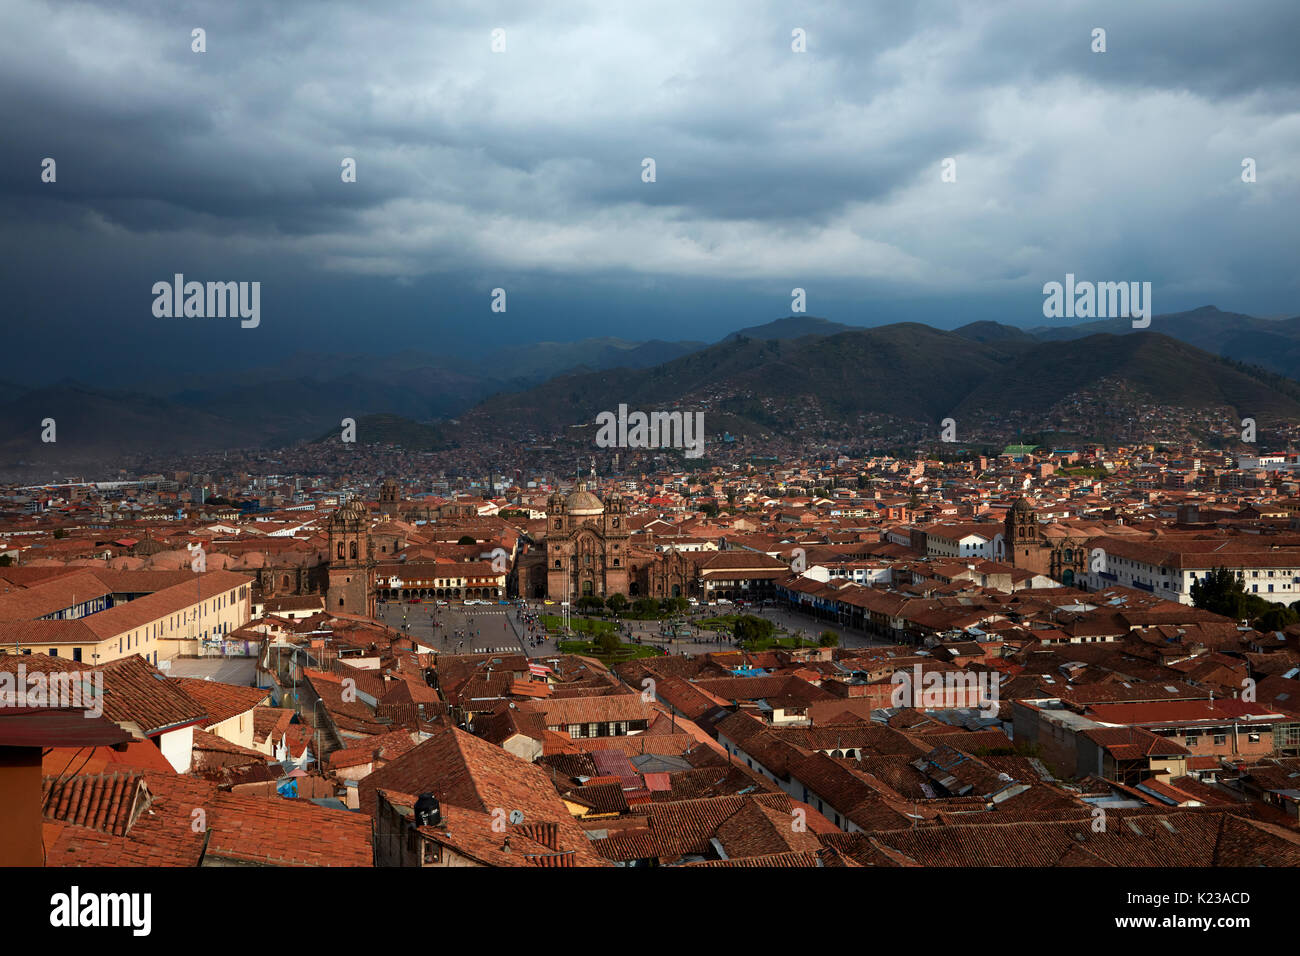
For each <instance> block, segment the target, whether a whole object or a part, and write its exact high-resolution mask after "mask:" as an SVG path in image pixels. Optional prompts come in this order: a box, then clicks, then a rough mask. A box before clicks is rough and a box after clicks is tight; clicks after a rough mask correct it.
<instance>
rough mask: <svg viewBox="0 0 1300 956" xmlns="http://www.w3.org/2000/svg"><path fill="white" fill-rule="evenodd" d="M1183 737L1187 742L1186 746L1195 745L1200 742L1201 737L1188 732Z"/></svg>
mask: <svg viewBox="0 0 1300 956" xmlns="http://www.w3.org/2000/svg"><path fill="white" fill-rule="evenodd" d="M1185 739H1186V742H1187V746H1189V747H1195V746H1196V745H1197V744H1198V743H1200V742H1201V738H1200V735H1199V734H1188V735H1187V737H1186V738H1185Z"/></svg>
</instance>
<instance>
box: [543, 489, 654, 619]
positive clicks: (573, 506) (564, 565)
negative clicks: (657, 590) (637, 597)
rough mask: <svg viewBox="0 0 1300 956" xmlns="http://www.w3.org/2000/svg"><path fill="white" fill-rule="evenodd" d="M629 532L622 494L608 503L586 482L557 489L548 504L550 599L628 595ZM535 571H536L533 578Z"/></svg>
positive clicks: (545, 546) (546, 549)
mask: <svg viewBox="0 0 1300 956" xmlns="http://www.w3.org/2000/svg"><path fill="white" fill-rule="evenodd" d="M628 538H629V532H628V527H627V508H626V505H625V503H624V501H623V499H622V498H618V497H615V498H611V499H610V501H609V506H608V507H606V506H605V504H604V503H603V502H602V501H601V500H600V499H599V498H597V497H596V496H595V495H594V494H592V493H591V492H590V491H588V490H587V483H586V482H579V483H578V487H577V489H576V490H575V491H574V492H573V493H572V494H570V495H568V496H565V495H563V494H561V493H560V492H558V491H557V492H555V493H554V494H552V495H551V497H550V498H549V499H548V500H547V503H546V537H545V539H544V541H543V542H542V547H541V550H542V552H543V553H544V555H545V559H544V562H545V581H546V586H545V587H546V595H547V596H548V597H550V598H551V599H552V600H555V599H559V600H577V599H578V598H580V597H587V596H596V597H609V596H610V595H613V594H622V595H625V596H626V595H627V594H628V572H629V562H630V560H631V556H630V554H629V552H628ZM537 577H538V576H536V575H535V576H534V581H536V579H537Z"/></svg>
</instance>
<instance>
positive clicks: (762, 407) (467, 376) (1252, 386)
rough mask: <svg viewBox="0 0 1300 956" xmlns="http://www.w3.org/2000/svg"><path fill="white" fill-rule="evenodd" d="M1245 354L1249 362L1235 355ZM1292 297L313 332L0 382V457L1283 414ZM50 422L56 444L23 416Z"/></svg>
mask: <svg viewBox="0 0 1300 956" xmlns="http://www.w3.org/2000/svg"><path fill="white" fill-rule="evenodd" d="M1251 366H1258V367H1251ZM1288 375H1290V376H1297V375H1300V317H1297V318H1292V319H1281V320H1272V319H1259V318H1254V317H1251V316H1247V315H1241V314H1237V313H1227V312H1222V311H1220V310H1218V309H1216V308H1214V307H1212V306H1206V307H1203V308H1200V309H1195V310H1192V311H1190V312H1184V313H1177V314H1172V315H1164V316H1156V317H1154V319H1153V321H1152V325H1151V328H1150V329H1149V330H1145V331H1137V330H1134V329H1132V327H1131V324H1130V323H1129V322H1128V320H1110V321H1102V322H1088V323H1072V324H1071V325H1069V326H1050V327H1041V328H1036V329H1029V330H1025V329H1020V328H1016V327H1013V326H1009V325H1002V324H999V323H996V322H975V323H971V324H969V325H965V326H962V327H960V328H957V329H955V330H953V331H943V330H940V329H936V328H933V327H931V326H927V325H922V324H917V323H898V324H894V325H885V326H878V327H875V328H860V327H855V326H847V325H843V324H841V323H837V322H832V321H828V320H826V319H823V318H817V317H813V316H789V317H786V318H782V319H778V320H776V321H773V322H768V323H766V324H762V325H756V326H752V327H748V328H743V329H739V330H737V331H735V332H733V333H731V334H729V335H727V336H726V337H724V338H723V339H721V340H720V341H718V342H716V343H714V344H712V345H706V344H703V343H700V342H665V341H647V342H632V341H628V340H624V339H618V338H612V337H606V338H597V339H586V340H582V341H580V342H572V343H558V342H543V343H537V344H532V345H522V344H511V345H506V346H503V347H494V348H492V349H491V350H485V352H484V353H483V354H482V355H480V356H477V357H475V358H474V359H472V360H467V359H462V358H459V357H455V356H449V355H436V354H432V353H428V352H420V351H415V350H407V351H403V352H399V353H395V354H393V355H390V356H386V357H380V358H365V359H358V358H357V357H356V356H345V355H337V354H332V353H321V352H315V353H313V352H302V353H298V354H295V355H290V356H286V357H285V358H284V359H283V360H280V361H277V362H276V363H275V364H274V365H268V366H266V367H263V368H258V369H253V370H250V371H243V372H232V373H223V374H222V375H220V376H217V377H208V378H201V379H199V380H194V379H193V378H191V377H180V376H172V377H169V376H167V375H160V376H159V378H158V379H157V380H156V381H153V382H150V383H145V384H141V385H139V386H137V387H133V388H130V389H105V388H96V387H93V386H90V385H87V384H84V383H79V382H73V381H63V382H59V383H56V384H53V385H47V386H42V387H39V388H27V387H23V386H18V385H14V384H11V383H3V382H0V466H4V465H9V464H15V463H17V462H19V461H22V460H27V461H31V460H39V461H42V462H45V461H49V460H55V459H58V460H66V461H67V462H68V463H70V464H71V463H74V462H89V461H104V460H113V459H116V458H120V457H129V456H134V455H137V454H142V453H150V454H159V453H177V454H181V453H188V452H195V451H202V450H217V449H222V448H235V447H245V448H247V447H268V446H277V445H283V444H289V443H292V442H294V441H299V440H304V439H306V440H311V439H316V438H318V437H319V436H321V435H322V434H335V435H336V434H337V431H338V427H339V423H340V421H341V420H342V419H343V418H348V417H351V418H354V419H360V418H361V417H362V416H367V415H380V416H388V417H387V418H384V419H383V421H385V422H386V423H387V424H386V426H385V427H386V428H387V429H388V430H389V433H390V434H391V433H393V432H392V429H393V428H394V427H396V426H395V425H394V422H395V421H396V420H397V419H403V420H410V421H412V422H419V423H426V424H428V423H434V424H435V427H434V429H433V430H430V429H423V430H416V431H412V430H410V429H407V430H405V431H402V430H401V429H399V433H404V434H413V435H418V437H419V443H420V444H421V446H422V447H426V448H428V447H435V446H436V445H437V444H438V441H439V436H440V435H442V434H444V432H442V431H439V430H438V426H437V425H436V423H437V422H440V421H441V422H445V421H447V420H451V419H457V418H459V419H462V420H464V421H465V422H466V423H469V424H473V425H476V426H479V427H481V428H485V429H487V430H488V431H491V429H492V426H493V423H494V422H496V423H499V422H504V421H509V422H512V423H515V424H518V425H523V426H526V427H528V428H532V429H535V430H537V431H539V432H540V431H545V430H547V429H554V428H562V427H565V426H566V425H571V424H575V423H581V422H591V421H592V420H593V418H594V415H595V414H596V413H597V412H599V411H603V410H612V409H615V408H617V406H618V404H620V403H626V404H628V405H629V407H631V408H636V407H641V408H645V409H653V408H671V407H685V406H693V407H707V408H709V409H710V411H711V412H713V415H714V418H713V423H712V425H711V430H712V427H713V426H717V427H726V428H730V429H732V430H737V431H745V430H760V431H768V432H773V433H780V432H781V430H782V429H783V428H786V427H788V426H789V425H790V423H791V422H793V421H796V420H798V421H803V420H805V419H806V420H812V419H815V418H816V417H817V416H822V417H823V418H840V419H843V418H845V417H853V416H863V415H886V416H888V415H894V416H900V417H904V418H908V417H910V418H913V419H915V418H918V417H921V418H926V419H929V420H931V421H938V420H939V419H941V418H943V417H946V416H954V417H959V418H960V417H962V416H965V417H966V418H968V419H969V418H972V417H978V416H986V417H987V416H1000V415H1007V414H1010V413H1013V412H1015V411H1017V410H1025V409H1033V408H1045V407H1048V406H1050V405H1052V404H1053V403H1054V402H1056V401H1057V400H1059V399H1061V398H1062V397H1064V396H1068V395H1070V394H1072V393H1076V392H1080V391H1084V392H1096V391H1097V390H1101V391H1102V392H1103V393H1104V390H1105V389H1106V388H1112V389H1113V388H1116V387H1122V388H1125V389H1128V390H1131V391H1132V392H1133V393H1134V394H1140V395H1142V396H1145V397H1147V398H1148V399H1149V400H1150V401H1151V402H1153V403H1157V404H1171V405H1182V406H1185V407H1191V408H1203V407H1210V406H1227V407H1230V408H1232V409H1234V410H1236V411H1237V412H1240V414H1242V415H1243V416H1245V415H1250V416H1253V417H1256V418H1259V419H1261V420H1265V419H1268V418H1286V419H1292V420H1294V418H1295V417H1296V416H1297V415H1300V386H1298V385H1297V384H1296V382H1295V380H1294V378H1287V377H1286V376H1288ZM47 418H53V419H55V420H56V422H57V429H58V432H57V439H58V440H57V450H56V448H55V447H51V446H48V445H45V444H43V443H42V442H41V440H40V438H41V432H42V426H41V422H42V421H43V420H45V419H47Z"/></svg>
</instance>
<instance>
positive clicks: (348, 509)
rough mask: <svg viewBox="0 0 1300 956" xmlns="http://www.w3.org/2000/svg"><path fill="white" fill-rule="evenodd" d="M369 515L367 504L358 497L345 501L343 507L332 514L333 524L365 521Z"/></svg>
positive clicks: (331, 521)
mask: <svg viewBox="0 0 1300 956" xmlns="http://www.w3.org/2000/svg"><path fill="white" fill-rule="evenodd" d="M367 516H368V512H367V511H366V506H365V505H363V504H362V503H361V502H360V501H358V500H357V499H356V498H353V499H352V500H350V501H348V502H347V503H345V504H344V505H343V506H342V507H341V508H339V509H338V510H337V511H335V512H334V514H333V515H332V516H331V519H330V523H331V524H342V523H344V522H356V521H364V520H365V519H366V518H367Z"/></svg>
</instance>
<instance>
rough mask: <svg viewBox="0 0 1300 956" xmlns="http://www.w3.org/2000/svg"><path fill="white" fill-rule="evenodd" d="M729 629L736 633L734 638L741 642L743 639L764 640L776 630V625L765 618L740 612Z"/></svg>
mask: <svg viewBox="0 0 1300 956" xmlns="http://www.w3.org/2000/svg"><path fill="white" fill-rule="evenodd" d="M731 630H732V633H733V634H735V635H736V640H737V641H740V642H741V643H744V642H745V641H766V640H768V639H769V638H771V636H772V635H773V634H774V633H775V632H776V625H775V624H773V623H772V622H771V621H769V620H767V619H766V618H761V617H755V616H754V615H753V614H742V615H741V616H740V617H738V618H736V623H735V624H733V625H732V627H731Z"/></svg>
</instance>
